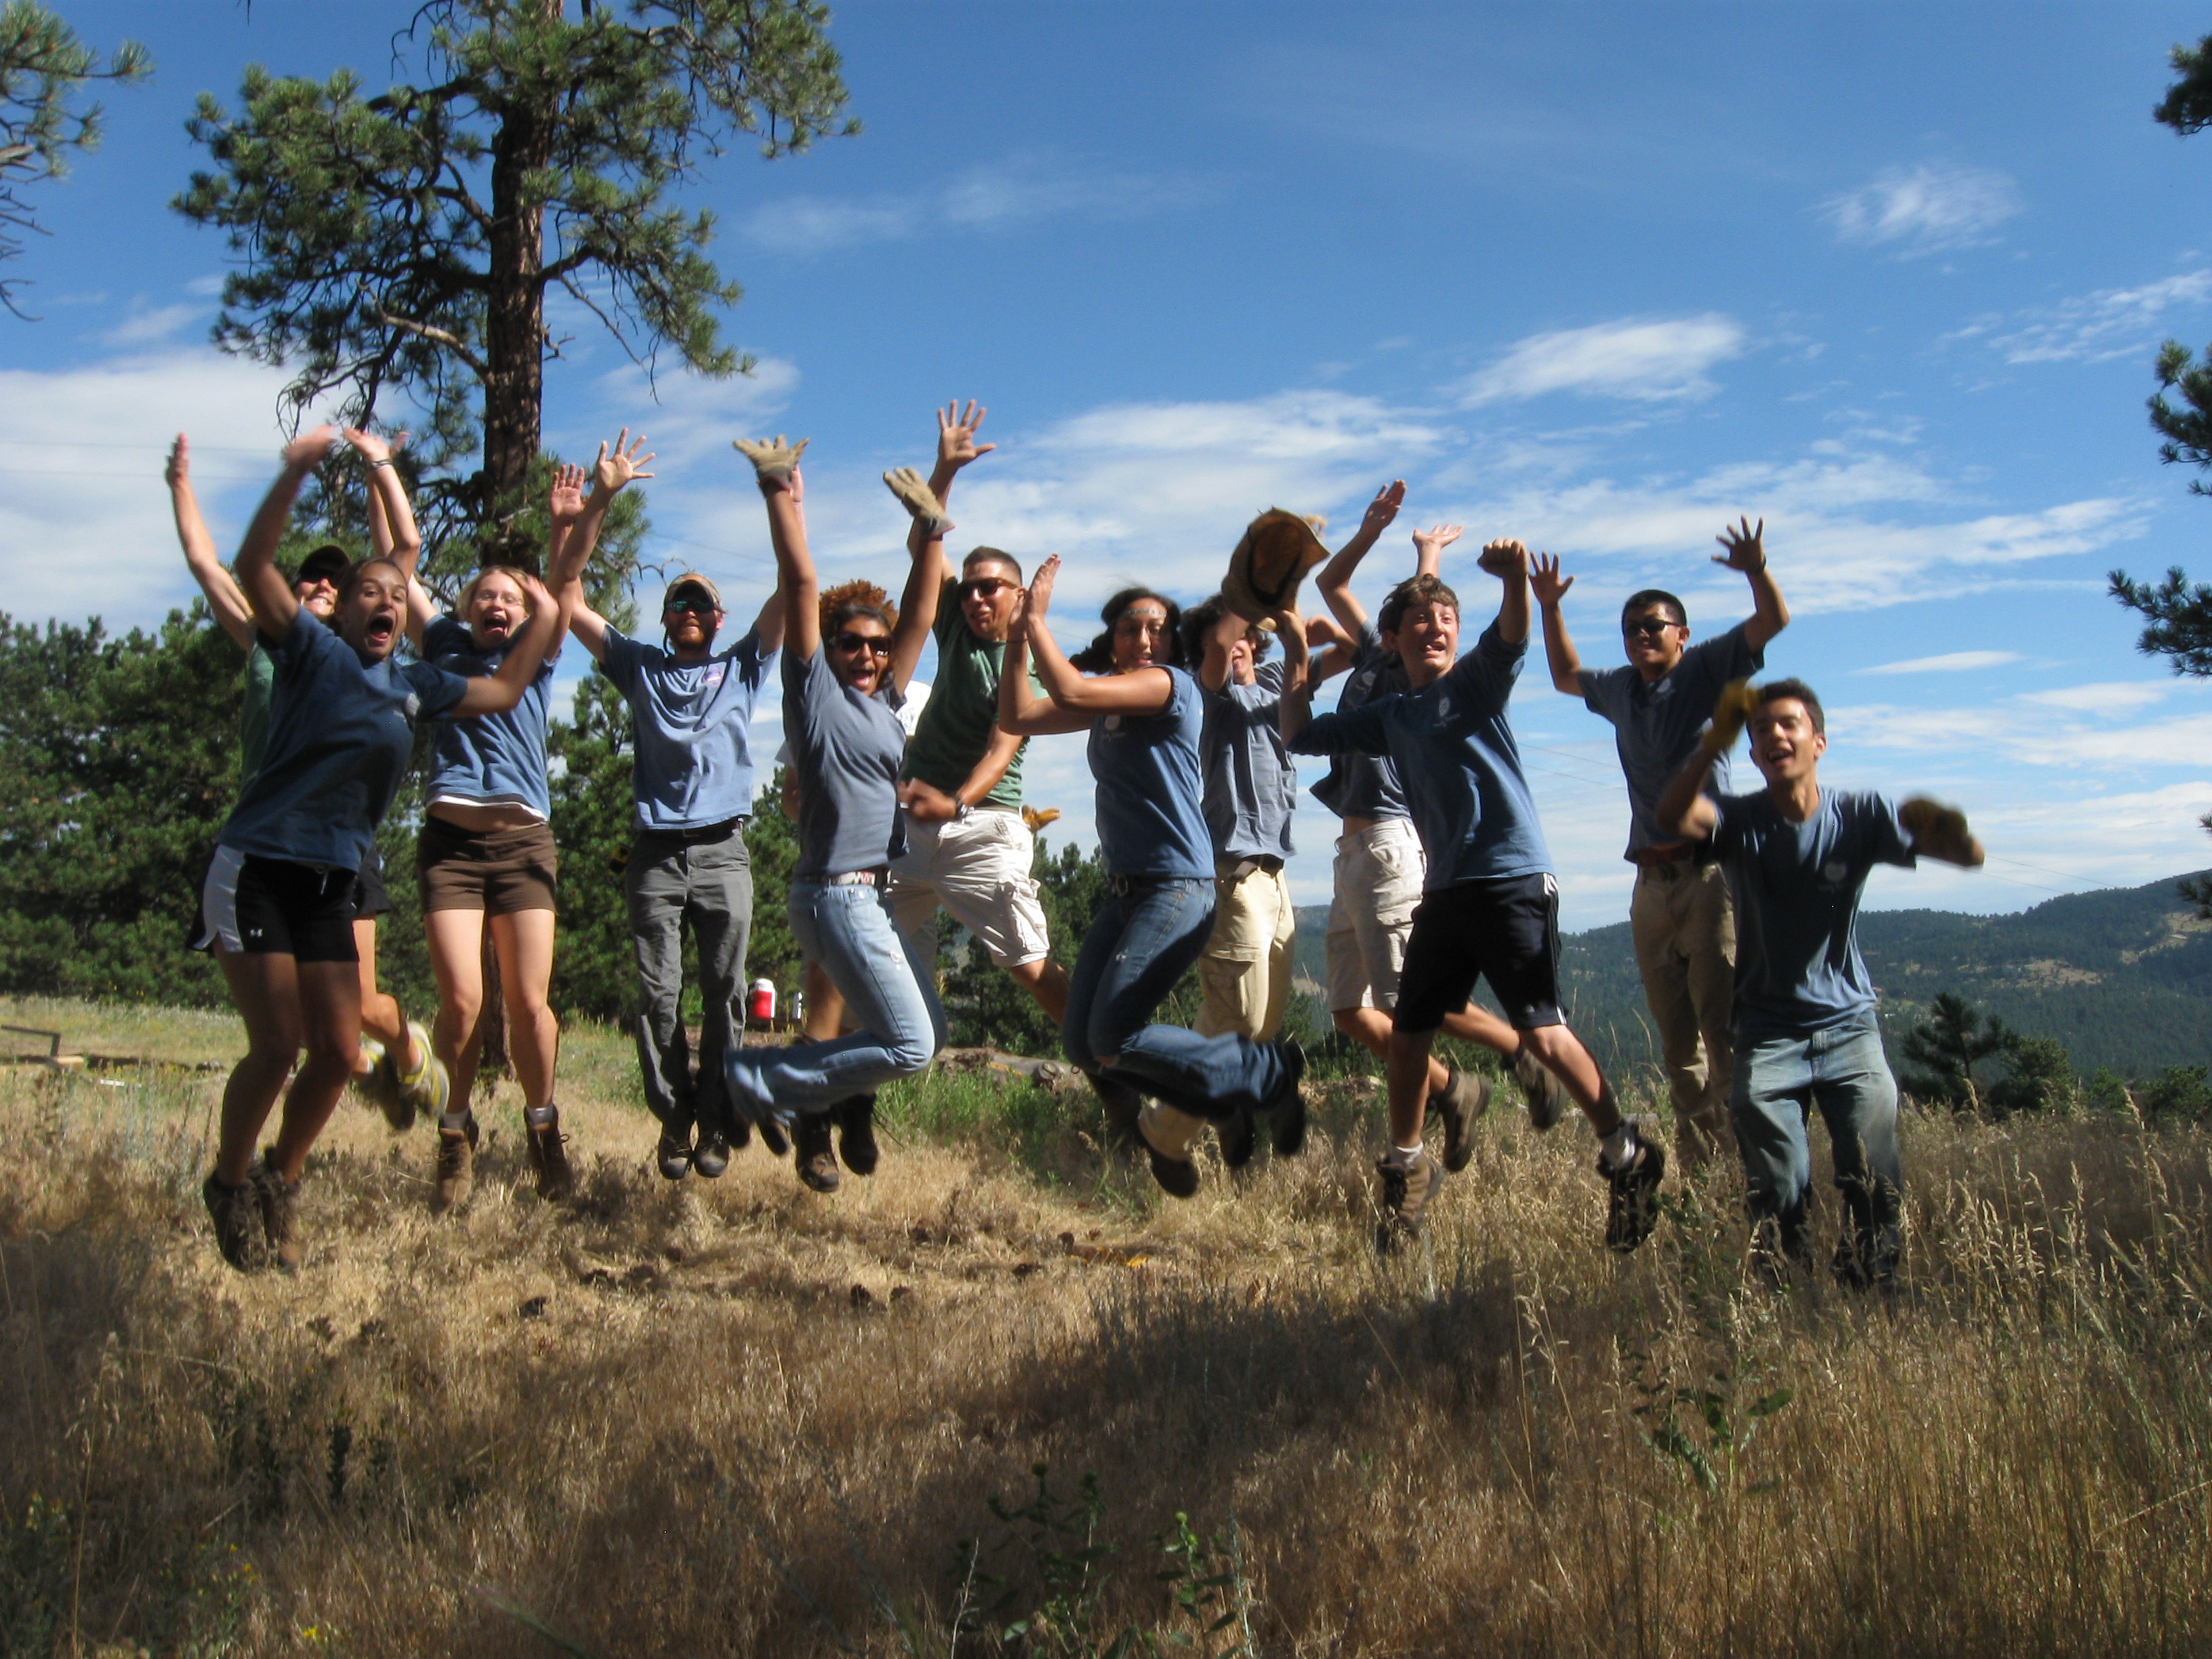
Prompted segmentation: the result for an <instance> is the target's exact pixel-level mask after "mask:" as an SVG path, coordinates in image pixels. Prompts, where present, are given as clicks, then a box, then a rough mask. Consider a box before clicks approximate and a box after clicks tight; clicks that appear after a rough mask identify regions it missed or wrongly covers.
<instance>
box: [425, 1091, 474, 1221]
mask: <svg viewBox="0 0 2212 1659" xmlns="http://www.w3.org/2000/svg"><path fill="white" fill-rule="evenodd" d="M431 1064H432V1065H434V1066H435V1065H436V1064H437V1062H436V1061H435V1060H433V1061H432V1062H431ZM476 1184H477V1117H476V1114H475V1113H474V1112H470V1113H468V1114H466V1115H464V1116H463V1117H462V1119H461V1121H460V1126H459V1127H458V1128H452V1127H447V1124H446V1123H445V1121H443V1119H442V1117H441V1120H440V1121H439V1124H438V1181H437V1185H436V1187H435V1188H433V1189H432V1191H431V1194H430V1213H431V1214H432V1215H443V1214H445V1213H446V1212H447V1211H448V1210H452V1209H456V1208H458V1207H459V1206H461V1205H463V1204H465V1203H467V1202H468V1198H469V1194H470V1193H471V1191H472V1190H473V1189H474V1188H475V1187H476Z"/></svg>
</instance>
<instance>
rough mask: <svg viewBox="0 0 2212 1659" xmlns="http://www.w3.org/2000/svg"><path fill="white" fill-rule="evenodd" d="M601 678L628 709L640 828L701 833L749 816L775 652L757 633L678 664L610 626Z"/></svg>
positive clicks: (631, 775)
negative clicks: (756, 705)
mask: <svg viewBox="0 0 2212 1659" xmlns="http://www.w3.org/2000/svg"><path fill="white" fill-rule="evenodd" d="M604 650H605V655H604V656H603V657H602V658H601V659H599V672H600V673H602V674H604V675H605V676H606V677H607V678H608V679H609V680H611V682H613V684H614V687H615V689H616V690H618V691H620V692H621V693H622V694H623V697H624V699H625V700H627V701H628V702H629V712H630V723H631V726H632V727H633V728H634V729H635V732H636V744H637V750H636V754H635V757H634V758H633V760H632V761H631V763H630V784H631V789H632V792H633V793H635V796H636V798H637V823H638V828H639V829H704V828H705V827H706V826H707V825H708V824H714V823H722V822H723V821H724V820H725V819H727V818H735V817H744V815H745V814H747V813H749V812H750V811H752V810H753V761H752V747H751V736H752V720H753V700H754V698H756V697H757V696H759V695H760V689H761V686H762V684H763V683H764V682H765V681H766V679H767V678H768V671H769V664H770V663H772V662H774V661H775V655H776V653H775V652H773V651H763V650H762V649H761V643H760V629H757V628H756V629H752V630H751V631H750V633H748V634H747V635H745V636H744V638H743V639H741V640H739V641H738V642H737V643H736V644H735V645H733V646H732V647H730V648H729V649H728V650H726V651H720V652H717V653H714V655H713V656H711V657H708V658H706V659H703V660H702V661H699V662H679V661H678V660H677V659H675V658H674V657H672V656H671V655H670V654H669V653H667V652H665V651H664V650H662V649H661V648H660V647H659V646H657V645H647V644H645V643H644V642H643V641H639V640H634V639H632V638H630V637H629V635H627V634H624V633H623V631H622V630H621V629H616V628H610V629H607V635H606V644H605V647H604Z"/></svg>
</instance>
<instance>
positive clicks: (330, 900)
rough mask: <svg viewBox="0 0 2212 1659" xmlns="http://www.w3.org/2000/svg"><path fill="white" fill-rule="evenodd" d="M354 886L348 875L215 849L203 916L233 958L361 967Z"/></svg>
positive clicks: (202, 902)
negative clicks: (271, 957) (355, 940)
mask: <svg viewBox="0 0 2212 1659" xmlns="http://www.w3.org/2000/svg"><path fill="white" fill-rule="evenodd" d="M354 889H355V877H354V872H352V871H350V870H343V869H337V868H334V867H332V866H328V865H319V864H294V863H291V862H289V860H284V859H264V858H260V857H257V856H256V855H254V854H251V853H239V852H236V851H234V850H233V849H232V848H228V847H218V848H216V852H215V858H214V860H213V861H212V862H211V863H210V864H209V866H208V873H207V883H206V884H205V885H204V887H203V888H202V889H201V890H200V915H202V916H203V917H204V918H205V920H206V923H207V930H208V933H209V935H210V937H211V938H212V939H214V940H215V941H216V942H217V943H219V944H220V945H222V948H223V949H224V950H226V951H232V952H234V953H235V954H239V955H245V956H256V955H275V956H287V957H291V958H292V959H293V960H294V961H295V962H358V961H360V960H361V956H360V953H359V952H358V951H356V950H355V949H354V943H353V916H354Z"/></svg>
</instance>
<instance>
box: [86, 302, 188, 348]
mask: <svg viewBox="0 0 2212 1659" xmlns="http://www.w3.org/2000/svg"><path fill="white" fill-rule="evenodd" d="M206 311H207V307H205V306H198V305H173V306H155V307H151V308H150V309H146V310H137V309H134V310H133V311H132V312H131V314H130V315H129V316H127V317H125V319H123V320H122V321H121V322H119V323H118V324H116V325H115V326H114V327H112V328H111V329H108V330H106V331H104V332H103V333H102V334H101V335H100V343H101V344H102V345H109V346H144V345H153V344H155V343H157V342H159V341H162V340H166V339H167V338H168V337H170V336H171V335H172V334H174V333H175V332H176V331H178V330H179V329H180V328H182V327H183V326H184V325H185V324H186V323H189V322H192V321H195V320H196V319H198V318H200V317H202V316H204V315H205V314H206Z"/></svg>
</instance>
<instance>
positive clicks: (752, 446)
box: [730, 433, 807, 491]
mask: <svg viewBox="0 0 2212 1659" xmlns="http://www.w3.org/2000/svg"><path fill="white" fill-rule="evenodd" d="M806 444H807V440H805V438H801V439H800V440H799V441H798V442H797V443H792V442H789V441H787V440H786V439H785V437H784V436H783V435H782V434H781V433H778V434H777V435H775V437H773V438H732V439H731V440H730V447H731V448H732V449H734V450H736V451H737V452H738V453H739V454H740V455H742V456H744V458H745V459H747V460H749V461H750V462H751V463H752V464H753V477H755V478H757V479H758V480H759V481H760V486H761V488H762V489H763V490H775V489H793V490H794V491H795V487H796V484H797V480H798V476H799V457H800V456H802V455H804V454H805V453H806Z"/></svg>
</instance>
